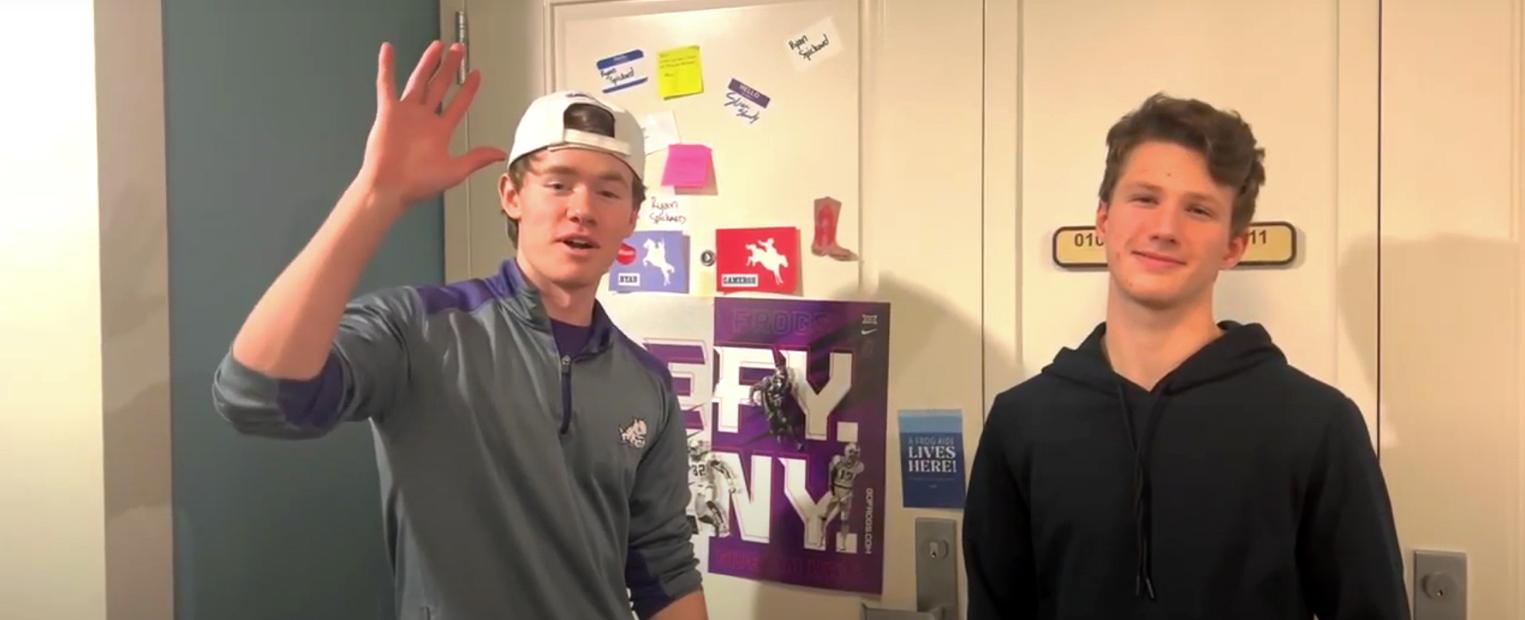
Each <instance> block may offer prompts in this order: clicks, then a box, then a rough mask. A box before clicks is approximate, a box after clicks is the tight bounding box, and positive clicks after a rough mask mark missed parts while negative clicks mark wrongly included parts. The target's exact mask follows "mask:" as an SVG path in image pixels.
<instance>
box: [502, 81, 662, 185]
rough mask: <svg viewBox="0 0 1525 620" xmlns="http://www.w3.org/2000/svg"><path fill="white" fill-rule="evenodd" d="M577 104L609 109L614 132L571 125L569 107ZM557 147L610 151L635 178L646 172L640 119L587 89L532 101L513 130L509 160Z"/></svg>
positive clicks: (551, 95)
mask: <svg viewBox="0 0 1525 620" xmlns="http://www.w3.org/2000/svg"><path fill="white" fill-rule="evenodd" d="M576 104H586V105H591V106H594V107H596V108H601V109H603V110H605V111H607V112H609V114H610V115H612V116H613V117H614V135H605V134H604V133H602V132H600V131H598V130H597V128H582V129H574V128H571V127H568V126H567V120H568V116H569V115H568V110H569V109H570V108H571V107H572V106H573V105H576ZM554 148H583V149H590V150H594V151H600V152H603V153H608V154H610V155H613V156H615V157H618V158H620V160H621V161H623V162H625V165H627V166H630V170H631V171H633V172H635V178H636V179H641V177H642V176H644V174H645V166H646V144H645V137H644V136H643V135H642V133H641V123H640V122H639V121H637V120H636V119H635V115H634V114H631V113H630V112H628V111H626V110H625V109H624V108H621V107H619V106H616V105H614V104H612V103H609V102H608V101H605V100H603V99H599V98H597V97H594V96H592V95H589V94H587V93H583V92H578V91H570V90H568V91H561V92H555V93H551V94H549V95H545V96H543V97H540V98H538V99H536V100H534V101H532V102H530V105H529V108H528V109H526V110H525V111H524V116H522V117H520V118H519V127H518V129H516V130H515V131H514V147H513V150H512V151H510V152H509V155H508V163H509V164H510V165H512V164H513V162H515V161H517V160H518V159H519V158H520V157H523V156H525V155H529V154H530V153H534V152H535V151H538V150H540V149H554Z"/></svg>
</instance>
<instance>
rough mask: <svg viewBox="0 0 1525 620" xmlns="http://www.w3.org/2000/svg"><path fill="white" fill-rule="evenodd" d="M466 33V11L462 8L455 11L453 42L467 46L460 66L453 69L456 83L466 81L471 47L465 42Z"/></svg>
mask: <svg viewBox="0 0 1525 620" xmlns="http://www.w3.org/2000/svg"><path fill="white" fill-rule="evenodd" d="M466 35H467V28H466V11H464V10H461V11H456V12H455V42H456V43H460V44H461V45H466V46H467V49H466V56H465V57H464V58H462V59H461V66H460V67H459V68H458V69H456V71H455V83H456V84H465V83H466V68H467V67H468V66H470V65H471V48H470V46H469V45H467V43H466V39H467V36H466Z"/></svg>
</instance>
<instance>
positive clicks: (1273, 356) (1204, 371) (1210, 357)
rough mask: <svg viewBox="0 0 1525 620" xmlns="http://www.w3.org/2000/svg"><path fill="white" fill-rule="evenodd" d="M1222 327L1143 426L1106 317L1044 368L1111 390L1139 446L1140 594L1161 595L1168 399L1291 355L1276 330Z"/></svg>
mask: <svg viewBox="0 0 1525 620" xmlns="http://www.w3.org/2000/svg"><path fill="white" fill-rule="evenodd" d="M1218 327H1219V328H1221V329H1222V330H1223V335H1222V336H1219V337H1218V338H1217V339H1216V340H1214V341H1212V342H1210V343H1208V344H1207V345H1206V346H1204V347H1202V348H1201V349H1199V350H1198V351H1197V352H1196V353H1193V354H1192V355H1191V357H1188V358H1186V361H1184V362H1182V363H1181V365H1180V366H1177V367H1176V369H1175V370H1172V371H1170V373H1168V374H1166V375H1165V376H1164V377H1162V378H1161V379H1160V381H1159V383H1158V384H1156V385H1155V387H1154V390H1153V391H1152V392H1151V395H1152V396H1153V397H1152V398H1148V399H1145V401H1146V402H1148V403H1149V404H1148V405H1147V406H1146V407H1147V410H1146V411H1142V412H1139V413H1141V414H1142V416H1141V418H1142V420H1143V421H1144V425H1143V428H1137V425H1136V424H1135V422H1134V412H1132V411H1130V410H1129V404H1128V403H1129V399H1128V393H1127V392H1128V390H1129V388H1130V384H1129V382H1128V381H1127V380H1126V379H1124V378H1123V377H1122V376H1120V375H1118V374H1117V373H1116V372H1114V371H1113V370H1112V364H1111V362H1109V361H1108V360H1107V356H1106V353H1105V351H1103V349H1102V337H1103V336H1105V335H1106V333H1107V324H1106V323H1102V324H1100V325H1097V326H1096V329H1094V330H1092V331H1091V335H1090V336H1088V337H1087V338H1086V339H1085V342H1082V343H1081V344H1080V347H1079V348H1076V349H1063V350H1061V351H1059V354H1058V355H1056V356H1055V357H1054V362H1053V363H1052V364H1049V365H1048V366H1047V367H1045V368H1044V369H1043V373H1044V374H1046V375H1052V376H1055V377H1058V378H1060V379H1063V380H1065V381H1068V382H1071V383H1075V384H1078V385H1080V386H1082V387H1084V388H1086V389H1089V390H1094V391H1096V392H1100V393H1102V394H1107V395H1109V396H1110V397H1112V398H1114V399H1115V401H1116V404H1117V410H1118V412H1119V413H1120V415H1119V420H1120V421H1119V425H1120V426H1121V427H1122V429H1123V430H1124V431H1125V432H1126V433H1127V435H1128V443H1129V445H1130V446H1131V447H1132V448H1133V519H1134V530H1135V538H1136V543H1137V547H1138V555H1137V558H1138V565H1137V571H1136V575H1135V581H1134V595H1135V596H1138V597H1141V598H1147V599H1149V600H1151V601H1153V600H1155V590H1154V569H1153V553H1154V540H1153V503H1152V497H1153V493H1152V483H1151V479H1150V474H1149V466H1150V449H1151V448H1152V447H1153V444H1154V431H1155V430H1156V429H1158V428H1159V426H1160V424H1159V422H1160V416H1161V415H1162V414H1163V412H1164V410H1165V408H1166V406H1167V403H1168V402H1169V401H1170V398H1171V397H1172V396H1175V395H1177V394H1180V393H1182V392H1186V391H1188V390H1190V389H1192V388H1195V387H1198V386H1201V385H1205V384H1208V383H1212V382H1215V381H1221V380H1225V379H1229V378H1232V377H1234V376H1235V375H1238V374H1240V373H1242V372H1245V371H1248V370H1249V369H1251V368H1254V367H1255V366H1259V365H1260V364H1263V363H1267V362H1274V363H1279V364H1285V363H1286V361H1287V358H1286V356H1285V355H1283V354H1282V352H1281V349H1278V348H1277V347H1276V345H1275V344H1273V343H1272V342H1271V335H1270V334H1269V333H1267V332H1266V330H1265V328H1264V327H1261V326H1260V325H1257V324H1250V325H1241V324H1239V323H1234V322H1231V321H1225V322H1222V323H1219V324H1218ZM1132 389H1134V390H1138V389H1139V388H1137V387H1132Z"/></svg>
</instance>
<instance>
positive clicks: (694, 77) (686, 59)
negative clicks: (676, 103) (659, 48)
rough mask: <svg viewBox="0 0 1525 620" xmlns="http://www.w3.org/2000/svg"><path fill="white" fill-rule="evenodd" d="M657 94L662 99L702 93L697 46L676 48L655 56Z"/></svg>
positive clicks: (702, 85) (702, 71)
mask: <svg viewBox="0 0 1525 620" xmlns="http://www.w3.org/2000/svg"><path fill="white" fill-rule="evenodd" d="M657 92H658V93H660V94H661V95H662V98H663V99H672V98H673V97H682V96H685V95H697V94H699V93H702V92H704V70H703V69H702V67H700V65H699V46H697V45H690V46H688V47H678V48H673V49H670V50H665V51H663V52H660V53H658V54H657Z"/></svg>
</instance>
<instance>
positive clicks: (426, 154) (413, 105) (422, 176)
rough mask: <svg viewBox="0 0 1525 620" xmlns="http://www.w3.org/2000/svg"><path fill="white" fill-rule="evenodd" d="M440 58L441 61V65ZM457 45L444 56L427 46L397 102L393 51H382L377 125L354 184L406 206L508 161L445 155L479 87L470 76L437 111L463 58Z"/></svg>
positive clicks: (493, 152)
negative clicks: (496, 164) (356, 182)
mask: <svg viewBox="0 0 1525 620" xmlns="http://www.w3.org/2000/svg"><path fill="white" fill-rule="evenodd" d="M442 54H443V56H444V59H443V61H442V60H441V58H440V57H441V55H442ZM465 54H466V48H465V46H463V45H461V44H460V43H455V44H452V45H451V46H450V49H449V50H448V51H445V49H444V45H443V44H441V43H440V42H439V41H435V42H434V43H432V44H430V45H429V48H428V49H426V50H424V54H423V56H422V57H420V58H419V60H418V66H417V67H414V68H413V75H412V76H411V77H409V78H408V84H407V86H406V87H404V88H403V91H402V97H401V98H399V97H398V96H397V89H396V85H395V82H394V81H393V75H392V45H391V44H390V43H383V44H382V45H381V53H380V58H378V60H377V63H376V64H377V71H376V122H375V124H373V125H372V126H371V133H370V137H369V138H368V139H367V140H366V144H365V162H364V163H363V164H362V165H361V168H360V175H359V177H358V178H357V181H358V182H359V183H361V184H362V185H363V186H364V187H365V188H366V189H367V190H368V191H370V192H373V193H374V194H376V195H378V196H382V197H385V198H388V199H395V200H396V201H398V203H399V206H404V207H405V206H407V205H411V204H414V203H416V202H418V201H421V200H424V199H427V198H429V197H431V196H434V195H436V194H439V193H440V192H443V191H445V190H446V189H449V188H451V187H454V186H455V185H458V184H460V183H461V182H462V181H464V180H465V179H466V177H467V176H469V175H470V174H471V173H472V172H475V171H477V170H480V169H482V168H483V167H485V166H487V165H489V164H492V163H493V162H498V161H503V160H504V159H506V158H507V157H508V156H507V154H506V153H504V152H503V151H502V150H500V149H495V148H487V147H482V148H476V149H472V150H471V151H470V152H468V153H466V154H465V155H461V156H459V157H457V156H453V155H451V154H450V137H451V134H452V133H454V131H455V128H456V126H457V125H459V124H460V122H461V119H462V118H464V117H465V116H466V110H467V108H469V107H470V106H471V100H472V98H473V97H475V96H476V94H477V88H478V86H479V85H480V84H481V81H482V78H481V74H479V73H478V72H476V71H472V72H471V74H470V75H468V76H467V77H466V82H465V84H463V85H461V88H460V89H459V90H458V91H457V92H456V94H455V96H454V97H453V98H452V99H451V100H450V103H449V104H448V105H446V106H445V107H444V108H443V110H441V108H440V106H441V104H442V103H443V102H444V100H445V94H446V92H447V91H448V90H449V89H450V85H451V84H452V83H453V82H454V81H455V75H456V71H457V69H458V68H459V67H460V65H461V62H462V59H463V58H464V57H465Z"/></svg>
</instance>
